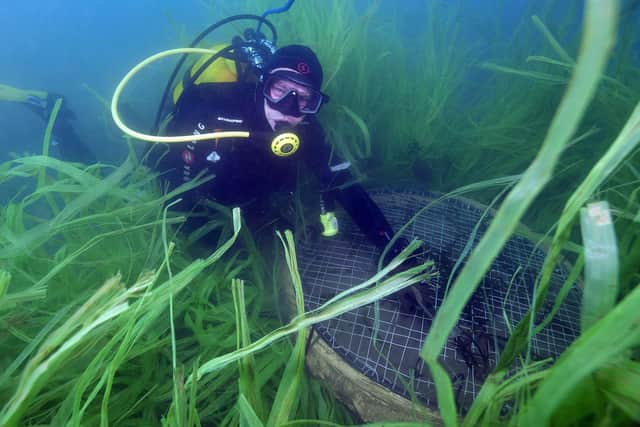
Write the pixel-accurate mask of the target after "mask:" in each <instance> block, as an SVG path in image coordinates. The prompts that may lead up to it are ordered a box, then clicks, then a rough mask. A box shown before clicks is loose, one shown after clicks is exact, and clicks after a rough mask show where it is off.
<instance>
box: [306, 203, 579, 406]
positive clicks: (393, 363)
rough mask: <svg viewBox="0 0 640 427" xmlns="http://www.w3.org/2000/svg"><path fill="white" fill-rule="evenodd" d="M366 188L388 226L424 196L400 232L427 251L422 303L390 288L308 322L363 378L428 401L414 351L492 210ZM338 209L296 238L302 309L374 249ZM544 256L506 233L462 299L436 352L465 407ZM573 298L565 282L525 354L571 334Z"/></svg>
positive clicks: (357, 271)
mask: <svg viewBox="0 0 640 427" xmlns="http://www.w3.org/2000/svg"><path fill="white" fill-rule="evenodd" d="M372 197H373V199H374V200H375V201H376V203H377V204H378V205H379V206H380V208H381V209H382V211H383V212H384V213H385V215H386V217H387V219H388V220H389V222H390V223H391V225H392V226H393V228H394V229H395V230H398V229H399V228H400V227H401V226H403V225H404V224H405V223H406V222H407V221H409V220H410V219H411V218H412V217H413V216H414V215H415V214H416V213H417V212H418V211H419V210H420V209H422V208H424V207H425V206H427V205H429V207H428V208H427V209H426V210H425V211H424V212H422V213H421V214H420V215H419V216H418V217H417V218H416V220H415V221H414V222H413V223H412V224H411V225H410V226H409V227H408V229H407V230H406V231H405V232H404V233H403V237H405V238H407V239H408V240H411V239H412V238H414V237H415V238H418V239H421V240H423V241H424V243H425V248H426V249H427V253H426V257H427V258H429V259H431V260H433V261H434V264H435V269H436V270H437V271H438V272H439V274H438V275H437V276H436V277H434V278H433V279H432V280H431V281H430V282H429V283H427V284H422V285H419V292H420V294H421V296H422V304H421V305H416V306H414V307H412V306H410V305H409V306H408V305H407V304H406V303H401V301H400V299H399V298H398V296H397V294H396V295H391V296H389V297H386V298H384V299H383V300H381V301H380V302H379V304H378V308H377V309H376V308H375V306H374V305H373V304H371V305H368V306H365V307H361V308H360V309H357V310H354V311H351V312H348V313H345V314H343V315H341V316H339V317H337V318H335V319H331V320H329V321H326V322H323V323H321V324H319V325H317V326H316V328H315V332H316V334H318V335H319V336H320V337H321V339H322V340H324V341H325V342H326V344H327V345H328V346H329V347H330V348H331V350H332V351H333V352H335V353H336V354H338V355H339V356H340V358H341V359H342V360H344V361H345V362H346V363H347V364H348V365H350V367H352V368H353V369H355V370H356V371H357V372H359V373H361V374H362V375H363V376H364V377H366V378H368V379H369V380H371V381H373V382H375V383H377V384H379V385H381V386H382V387H383V388H384V389H386V390H388V391H390V392H392V393H393V394H396V395H398V396H401V397H404V398H406V399H411V398H412V396H415V398H417V400H418V401H420V402H421V403H422V404H423V405H424V406H426V407H427V408H430V409H432V410H435V409H436V408H437V401H436V394H435V385H434V382H433V380H432V378H431V376H430V373H429V370H428V368H427V367H426V366H425V364H424V362H423V361H422V359H421V358H420V356H419V352H420V350H421V347H422V344H423V342H424V340H425V338H426V336H427V334H428V333H429V329H430V327H431V323H432V319H433V313H435V312H436V311H437V310H438V308H439V307H440V305H441V303H442V301H443V298H444V296H445V293H446V290H447V287H448V286H451V285H452V284H453V281H454V280H453V279H454V278H455V276H456V273H457V272H459V271H460V269H461V268H462V266H463V265H464V263H465V262H466V258H467V256H468V255H469V253H470V252H471V250H472V249H473V248H474V247H475V245H476V244H477V243H478V242H479V240H480V239H481V238H482V236H483V234H484V232H485V231H486V229H487V227H488V225H489V223H490V221H491V218H492V213H491V212H489V211H488V209H486V208H485V207H483V206H481V205H479V204H477V203H475V202H472V201H470V200H466V199H462V198H448V199H444V200H441V201H436V199H437V197H438V195H435V194H412V193H404V192H402V193H400V192H391V191H379V192H373V193H372ZM432 202H435V203H432ZM337 215H338V218H339V221H340V234H339V235H338V236H337V237H335V238H332V239H322V240H319V241H314V242H300V243H299V245H298V256H299V265H300V266H302V267H301V275H302V283H303V288H304V293H305V306H306V307H305V308H306V310H311V309H314V308H317V307H318V306H319V305H321V304H323V303H324V302H325V301H327V300H328V299H330V298H332V297H333V296H335V295H336V294H338V293H339V292H341V291H343V290H345V289H348V288H350V287H352V286H354V285H356V284H359V283H361V282H363V281H364V280H366V279H368V278H369V277H371V276H372V275H373V274H374V273H375V272H376V266H377V261H378V258H379V256H380V253H379V251H378V250H377V249H376V248H375V247H374V246H373V245H372V244H371V243H370V242H369V241H368V240H367V239H366V237H365V236H364V235H363V234H362V232H361V231H360V230H359V229H358V227H357V226H355V225H354V224H353V222H352V221H351V220H350V219H349V218H348V216H347V215H346V214H344V213H343V212H337ZM545 255H546V252H545V250H544V249H542V248H540V247H537V246H536V244H535V243H534V242H532V241H531V240H529V239H527V238H525V237H522V236H519V235H515V236H513V237H512V238H511V239H510V240H509V241H508V242H507V244H506V245H505V247H504V249H503V250H502V252H501V253H500V254H499V256H498V257H497V258H496V259H495V260H494V262H493V264H492V265H491V267H490V269H489V270H488V272H487V274H486V275H485V277H484V278H483V280H482V282H481V284H480V285H479V287H478V289H477V291H476V292H475V293H474V294H473V296H472V298H471V300H470V301H469V302H468V304H467V305H466V307H465V309H464V311H463V313H462V316H461V318H460V319H459V321H458V323H457V325H456V327H455V329H454V331H453V333H452V334H451V336H450V337H449V339H448V341H447V344H446V347H445V348H444V350H443V352H442V354H441V355H440V361H441V363H442V364H443V366H444V367H445V369H446V370H447V371H448V373H449V375H450V377H451V380H452V383H453V386H454V393H455V399H456V402H457V406H458V408H459V410H460V412H461V413H464V412H466V411H467V410H468V408H469V406H470V404H471V403H472V401H473V399H474V398H475V396H476V395H477V393H478V391H479V389H480V387H481V385H482V383H483V381H484V380H485V379H486V377H487V375H488V374H489V372H490V371H491V370H492V369H493V368H494V367H495V366H496V363H497V358H498V355H499V354H500V352H501V351H502V349H503V347H504V344H505V342H506V339H507V338H508V336H509V328H511V327H513V326H515V324H516V323H517V322H518V321H519V320H520V319H522V318H523V316H524V315H525V313H526V311H527V310H528V308H529V307H531V305H532V297H533V290H534V285H535V283H536V280H537V277H538V274H539V273H540V270H541V267H542V264H543V261H544V258H545ZM567 277H568V272H567V270H566V268H565V267H564V266H562V265H560V266H559V267H557V268H556V270H555V271H554V272H553V276H552V282H551V286H550V291H549V295H548V297H547V299H546V301H547V303H546V304H545V305H544V306H543V308H542V310H541V312H540V314H539V315H538V318H537V319H536V320H539V319H542V318H544V316H546V314H548V313H549V312H550V310H551V308H552V304H553V301H554V300H555V297H556V295H557V292H558V290H559V288H560V286H561V285H562V284H563V283H564V282H565V281H566V280H567ZM580 297H581V295H580V291H579V288H578V287H577V286H576V285H575V284H574V286H572V288H571V290H570V291H569V293H568V295H567V296H566V298H565V300H564V302H563V303H562V305H561V306H560V309H559V311H558V313H557V314H556V315H555V316H554V318H553V320H552V321H551V323H550V324H549V325H548V326H547V327H546V328H544V329H543V330H542V331H541V332H540V333H539V334H537V335H536V336H535V337H533V339H532V342H531V346H530V355H531V358H532V360H542V359H546V358H556V357H557V356H558V355H560V354H561V353H562V351H563V350H564V349H565V348H566V347H567V346H568V345H569V344H570V343H571V342H572V341H573V340H574V339H576V337H577V335H578V333H579V308H580V307H579V303H580ZM376 311H377V313H376ZM376 314H377V315H376ZM376 319H377V320H376ZM364 418H366V417H364Z"/></svg>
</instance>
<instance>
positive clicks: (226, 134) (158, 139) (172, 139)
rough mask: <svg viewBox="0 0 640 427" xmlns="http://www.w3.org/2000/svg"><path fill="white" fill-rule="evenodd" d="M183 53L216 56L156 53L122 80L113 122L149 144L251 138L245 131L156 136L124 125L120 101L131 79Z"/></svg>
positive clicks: (194, 50) (196, 50)
mask: <svg viewBox="0 0 640 427" xmlns="http://www.w3.org/2000/svg"><path fill="white" fill-rule="evenodd" d="M183 53H201V54H209V55H213V54H215V51H213V50H210V49H201V48H182V49H171V50H165V51H164V52H160V53H156V54H155V55H152V56H150V57H148V58H147V59H145V60H144V61H142V62H141V63H139V64H138V65H136V66H135V67H133V68H132V69H131V71H129V72H128V73H127V75H126V76H124V78H123V79H122V81H121V82H120V83H119V84H118V87H116V91H115V92H114V94H113V99H112V100H111V116H112V117H113V121H114V122H115V124H116V125H117V126H118V127H119V128H120V130H122V132H124V133H126V134H127V135H129V136H131V137H133V138H136V139H141V140H143V141H149V142H164V143H178V142H190V141H204V140H208V139H217V138H249V132H245V131H229V132H211V133H203V134H201V135H184V136H155V135H147V134H144V133H141V132H137V131H135V130H133V129H131V128H129V127H128V126H127V125H125V124H124V122H123V121H122V119H120V114H119V113H118V100H119V99H120V95H121V94H122V90H123V89H124V87H125V85H126V84H127V83H128V82H129V80H131V78H132V77H133V76H134V75H136V74H137V73H138V71H140V70H141V69H142V68H144V67H146V66H147V65H149V64H150V63H152V62H154V61H157V60H158V59H161V58H164V57H166V56H170V55H178V54H183Z"/></svg>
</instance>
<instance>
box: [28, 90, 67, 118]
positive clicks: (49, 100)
mask: <svg viewBox="0 0 640 427" xmlns="http://www.w3.org/2000/svg"><path fill="white" fill-rule="evenodd" d="M58 98H61V99H62V105H61V107H60V111H59V112H58V119H62V120H75V119H76V115H75V113H74V112H73V111H71V110H70V109H69V107H68V103H67V101H66V98H65V97H64V96H63V95H61V94H59V93H55V92H48V93H46V95H45V94H44V93H43V94H42V95H41V96H36V95H30V96H28V97H27V99H26V104H27V105H28V106H29V107H30V108H31V109H32V110H33V111H35V112H36V114H38V115H39V116H41V117H42V118H43V120H47V119H48V118H49V116H50V115H51V111H53V107H54V105H56V101H57V100H58Z"/></svg>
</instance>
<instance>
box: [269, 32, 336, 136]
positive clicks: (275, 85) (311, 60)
mask: <svg viewBox="0 0 640 427" xmlns="http://www.w3.org/2000/svg"><path fill="white" fill-rule="evenodd" d="M321 86H322V66H321V65H320V62H319V61H318V58H317V56H316V55H315V53H313V51H312V50H311V49H309V48H308V47H305V46H300V45H290V46H285V47H282V48H280V49H278V50H277V51H276V52H275V53H274V55H273V57H272V58H271V60H270V61H269V63H268V64H267V66H266V67H265V72H264V82H263V86H262V94H263V96H264V111H265V116H266V117H267V121H268V122H269V124H270V125H271V128H272V129H275V127H276V123H279V122H285V123H287V124H288V125H290V126H296V125H297V124H299V123H300V122H301V121H302V120H303V119H304V116H305V115H307V114H315V113H317V112H318V111H319V110H320V107H321V106H322V104H323V103H325V102H327V101H328V97H327V96H326V95H325V94H323V93H322V92H320V88H321Z"/></svg>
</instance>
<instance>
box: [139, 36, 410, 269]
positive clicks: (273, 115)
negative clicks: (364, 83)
mask: <svg viewBox="0 0 640 427" xmlns="http://www.w3.org/2000/svg"><path fill="white" fill-rule="evenodd" d="M222 64H223V63H222ZM219 65H221V64H219ZM238 68H241V67H238ZM260 71H261V73H260V74H261V78H258V79H245V80H244V81H224V82H220V81H217V82H201V83H199V84H188V85H187V86H184V87H183V88H182V92H181V94H180V95H179V97H177V98H176V99H177V101H176V102H175V107H174V110H173V112H172V114H171V115H170V118H169V120H168V122H167V124H166V126H165V131H164V133H165V134H167V135H198V134H203V133H207V132H214V131H216V132H217V131H234V130H248V131H249V132H250V134H251V137H249V138H248V139H247V138H226V139H219V140H212V141H211V140H210V141H198V142H195V141H194V142H189V143H186V144H167V145H160V144H156V145H155V146H154V147H153V150H152V155H151V156H150V158H151V159H153V160H152V162H153V163H154V164H156V168H157V169H158V170H159V171H160V172H162V177H164V179H166V180H167V181H168V183H169V185H170V187H171V188H175V187H177V186H179V185H181V184H183V183H184V182H187V181H190V180H192V179H194V178H195V177H207V176H213V177H214V178H213V179H211V180H209V181H207V182H205V183H203V184H202V185H200V186H198V187H196V188H195V189H193V190H190V192H189V193H188V194H186V195H184V196H183V202H182V205H181V206H180V207H179V209H181V210H185V211H190V210H196V211H197V208H196V207H197V206H198V205H199V204H200V203H201V202H202V201H204V200H207V199H208V200H213V201H215V202H218V203H221V204H223V205H233V206H240V207H241V208H242V210H243V214H244V218H245V221H246V222H247V224H248V226H249V228H250V229H251V230H252V231H255V230H256V229H257V228H260V227H261V226H263V225H264V224H265V223H266V222H268V221H269V219H270V217H271V216H272V215H273V214H274V213H273V212H272V209H271V208H270V205H271V203H270V197H271V196H272V195H274V194H277V193H286V194H290V192H291V191H293V189H294V186H295V182H296V178H297V174H298V171H299V170H301V171H304V170H305V169H308V170H310V171H311V172H313V174H314V175H315V176H316V178H317V180H318V181H319V183H320V186H321V192H320V197H319V198H320V208H321V209H320V212H321V224H322V225H323V231H322V234H323V235H324V236H327V237H328V236H333V235H335V234H336V233H337V232H338V224H337V220H336V218H335V215H334V214H333V213H332V209H333V207H334V201H338V202H339V203H340V204H341V205H342V207H343V208H344V209H345V210H346V212H347V213H348V214H349V215H350V216H351V217H352V218H353V220H354V222H355V223H356V224H357V225H358V226H359V227H360V229H361V230H362V231H363V232H364V233H365V234H366V236H367V237H368V238H369V240H371V241H372V242H373V243H374V244H375V245H376V246H377V247H378V248H380V249H381V250H382V249H384V247H385V246H386V245H387V243H389V241H390V240H391V238H392V237H393V230H392V229H391V226H390V225H389V223H388V222H387V220H386V219H385V217H384V215H383V213H382V212H381V211H380V209H379V208H378V206H377V205H376V204H375V202H374V201H373V200H372V199H371V197H370V196H369V195H368V194H367V192H366V191H365V189H364V188H363V187H362V185H360V184H358V183H354V182H353V181H354V179H353V176H352V174H351V172H350V163H349V162H345V161H343V160H341V159H340V158H339V157H338V156H337V154H336V153H335V152H334V151H333V150H332V149H331V146H330V145H329V144H328V143H327V142H326V140H325V134H324V132H323V129H322V127H321V125H320V123H319V121H318V118H317V116H316V115H317V113H318V112H319V111H320V109H321V107H322V106H323V104H325V103H326V102H328V100H329V97H328V96H327V95H326V94H324V93H322V92H321V86H322V81H323V71H322V66H321V65H320V62H319V61H318V58H317V56H316V54H315V53H314V52H313V51H312V50H311V49H310V48H308V47H305V46H301V45H289V46H284V47H282V48H280V49H278V50H275V52H274V53H273V54H272V55H271V56H270V58H269V59H268V60H266V61H265V62H264V66H263V67H262V68H261V70H260ZM246 80H248V81H246ZM161 147H162V148H161ZM276 215H277V214H276ZM190 221H191V222H192V225H196V223H197V221H198V220H197V219H196V218H191V219H190ZM203 222H206V219H201V220H200V224H202V223H203ZM287 226H288V227H292V224H291V223H290V222H289V224H287ZM406 244H407V242H406V240H399V241H398V242H397V243H396V244H395V245H394V247H393V248H391V250H390V251H389V252H388V253H389V256H391V257H392V256H395V255H396V254H398V253H399V252H400V251H401V250H402V249H403V248H404V246H406ZM388 259H390V258H388Z"/></svg>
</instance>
